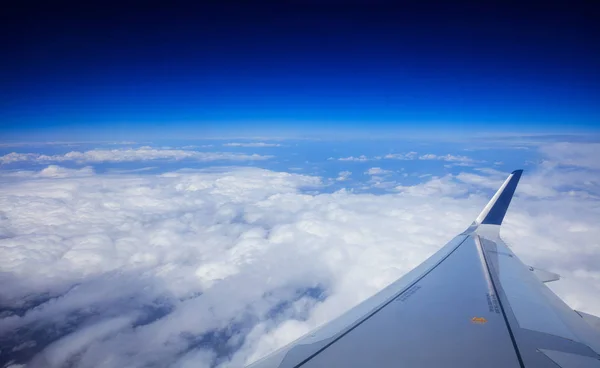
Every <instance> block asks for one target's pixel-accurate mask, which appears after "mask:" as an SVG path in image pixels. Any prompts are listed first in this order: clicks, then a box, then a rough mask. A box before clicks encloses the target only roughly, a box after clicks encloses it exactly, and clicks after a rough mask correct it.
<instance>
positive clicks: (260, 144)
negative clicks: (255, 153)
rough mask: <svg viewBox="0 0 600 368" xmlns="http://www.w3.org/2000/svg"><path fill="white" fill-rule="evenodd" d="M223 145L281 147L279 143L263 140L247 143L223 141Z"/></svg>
mask: <svg viewBox="0 0 600 368" xmlns="http://www.w3.org/2000/svg"><path fill="white" fill-rule="evenodd" d="M223 146H225V147H281V144H279V143H264V142H248V143H239V142H232V143H224V144H223Z"/></svg>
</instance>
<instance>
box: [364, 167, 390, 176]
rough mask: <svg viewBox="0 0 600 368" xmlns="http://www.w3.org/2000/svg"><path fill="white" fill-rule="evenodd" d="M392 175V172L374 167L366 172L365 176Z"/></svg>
mask: <svg viewBox="0 0 600 368" xmlns="http://www.w3.org/2000/svg"><path fill="white" fill-rule="evenodd" d="M391 173H392V171H391V170H384V169H382V168H381V167H372V168H370V169H369V170H367V171H365V174H367V175H387V174H391Z"/></svg>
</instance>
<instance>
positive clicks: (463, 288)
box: [249, 170, 600, 368]
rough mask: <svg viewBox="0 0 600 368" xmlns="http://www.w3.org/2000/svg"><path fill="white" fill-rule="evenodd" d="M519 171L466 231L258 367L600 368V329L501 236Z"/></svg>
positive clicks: (255, 366)
mask: <svg viewBox="0 0 600 368" xmlns="http://www.w3.org/2000/svg"><path fill="white" fill-rule="evenodd" d="M521 173H522V170H517V171H514V172H513V173H511V174H510V176H509V177H508V178H507V179H506V181H505V182H504V183H503V184H502V186H501V187H500V189H499V190H498V192H497V193H496V194H495V195H494V197H493V198H492V200H491V201H490V203H488V205H487V206H486V207H485V208H484V209H483V211H482V212H481V214H480V215H479V216H478V217H477V219H476V220H475V221H474V222H473V224H471V226H470V227H469V228H468V229H467V230H466V231H465V232H463V233H462V234H460V235H458V236H457V237H456V238H454V239H453V240H452V241H450V242H449V243H448V244H446V245H445V246H444V247H443V248H441V249H440V250H439V251H438V252H437V253H435V254H434V255H433V256H431V257H430V258H429V259H427V260H426V261H425V262H423V263H422V264H421V265H419V266H418V267H416V268H415V269H414V270H412V271H411V272H409V273H408V274H406V275H405V276H403V277H402V278H400V279H399V280H397V281H396V282H394V283H392V284H391V285H389V286H388V287H386V288H385V289H383V290H382V291H380V292H379V293H377V294H376V295H374V296H372V297H371V298H369V299H367V300H365V301H364V302H362V303H361V304H359V305H358V306H356V307H354V308H352V309H351V310H349V311H348V312H346V313H345V314H343V315H342V316H340V317H338V318H337V319H334V320H333V321H331V322H329V323H327V324H325V325H323V326H321V327H320V328H318V329H317V330H315V331H313V332H311V333H309V334H307V335H305V336H303V337H301V338H300V339H298V340H296V341H294V342H292V343H291V344H289V345H287V346H285V347H283V348H281V349H279V350H278V351H276V352H274V353H272V354H271V355H269V356H267V357H265V358H263V359H261V360H259V361H257V362H255V363H254V364H252V365H250V366H249V367H251V368H276V367H277V368H296V367H303V368H315V367H553V368H556V367H563V368H574V367H585V368H587V367H598V368H600V355H599V354H600V332H599V331H598V330H597V329H595V328H594V327H592V325H591V324H590V323H589V321H590V320H592V319H594V318H596V317H594V316H590V315H586V314H585V313H583V314H582V312H579V313H578V312H575V311H574V310H572V309H571V308H569V307H568V306H567V305H566V304H565V303H564V302H563V301H562V300H561V299H560V298H558V297H557V296H556V295H555V294H554V293H553V292H552V291H551V290H550V289H549V288H548V287H547V286H546V285H544V282H550V281H554V280H556V279H557V278H558V275H556V274H553V273H550V272H547V271H543V270H539V269H534V268H533V267H528V266H526V265H524V264H523V263H522V262H521V261H520V260H519V258H518V257H517V256H516V255H515V254H514V253H513V252H512V251H511V250H510V249H509V248H508V246H507V245H506V244H505V243H504V242H503V241H502V239H500V236H499V231H500V225H501V224H502V220H503V219H504V215H505V214H506V210H507V209H508V206H509V204H510V201H511V199H512V196H513V194H514V191H515V189H516V187H517V184H518V182H519V179H520V177H521Z"/></svg>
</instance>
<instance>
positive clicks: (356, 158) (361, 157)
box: [338, 155, 369, 162]
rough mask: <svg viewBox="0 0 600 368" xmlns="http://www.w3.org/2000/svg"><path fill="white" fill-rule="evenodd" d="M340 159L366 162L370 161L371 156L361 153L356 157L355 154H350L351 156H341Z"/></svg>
mask: <svg viewBox="0 0 600 368" xmlns="http://www.w3.org/2000/svg"><path fill="white" fill-rule="evenodd" d="M338 160H339V161H356V162H365V161H369V158H367V156H365V155H360V156H358V157H354V156H349V157H340V158H338Z"/></svg>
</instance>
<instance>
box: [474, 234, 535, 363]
mask: <svg viewBox="0 0 600 368" xmlns="http://www.w3.org/2000/svg"><path fill="white" fill-rule="evenodd" d="M473 238H474V239H475V243H476V244H477V247H478V248H479V251H481V252H482V253H483V259H484V261H485V268H486V271H487V272H486V273H487V275H488V276H489V277H490V281H491V282H492V287H493V288H494V293H495V294H496V295H499V294H498V288H497V287H496V283H495V282H494V278H493V276H492V273H491V271H490V265H489V263H488V260H487V256H486V254H485V251H484V249H483V247H482V245H481V239H480V238H479V236H478V235H476V236H474V237H473ZM497 300H498V304H499V305H500V310H501V311H502V317H503V318H504V322H505V323H506V328H507V329H508V334H509V335H510V339H511V341H512V344H513V347H514V348H515V353H516V354H517V359H518V360H519V364H520V365H521V368H525V365H524V363H523V358H522V357H521V352H520V351H519V346H518V345H517V341H516V339H515V335H514V333H513V331H512V329H511V327H510V323H509V322H508V317H506V311H505V310H504V306H503V305H502V300H501V298H500V297H498V298H497Z"/></svg>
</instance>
